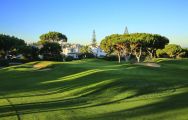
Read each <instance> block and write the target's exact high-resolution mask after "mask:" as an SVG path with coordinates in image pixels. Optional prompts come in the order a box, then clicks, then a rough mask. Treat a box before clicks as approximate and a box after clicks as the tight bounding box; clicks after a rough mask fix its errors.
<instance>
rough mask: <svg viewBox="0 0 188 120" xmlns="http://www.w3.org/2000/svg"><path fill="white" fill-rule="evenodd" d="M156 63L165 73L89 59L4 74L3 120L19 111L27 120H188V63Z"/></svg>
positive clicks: (0, 91) (0, 88) (0, 75)
mask: <svg viewBox="0 0 188 120" xmlns="http://www.w3.org/2000/svg"><path fill="white" fill-rule="evenodd" d="M156 61H157V62H158V64H160V65H161V67H160V68H152V67H147V66H139V65H134V64H126V63H122V64H117V63H116V62H108V61H104V60H98V59H87V60H79V61H73V62H48V61H44V62H40V61H39V62H32V63H27V64H23V65H18V66H12V67H7V68H3V69H0V119H2V120H3V119H10V120H16V119H17V116H16V113H15V109H16V110H17V111H18V112H19V117H20V118H21V119H24V120H35V119H39V120H54V119H55V120H58V119H59V120H85V119H90V120H124V119H129V120H140V119H152V120H158V119H167V120H168V119H175V120H179V119H185V120H186V119H187V118H188V116H187V114H186V113H187V112H188V103H187V100H188V87H187V85H188V81H187V78H188V74H187V71H188V67H187V65H188V59H182V60H169V59H159V60H156ZM43 69H50V70H48V71H43ZM7 100H8V101H9V102H11V103H12V104H13V105H14V107H12V106H11V105H10V103H9V102H8V101H7Z"/></svg>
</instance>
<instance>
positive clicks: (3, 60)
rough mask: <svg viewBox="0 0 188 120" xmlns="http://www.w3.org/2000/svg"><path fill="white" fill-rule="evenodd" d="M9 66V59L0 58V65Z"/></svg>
mask: <svg viewBox="0 0 188 120" xmlns="http://www.w3.org/2000/svg"><path fill="white" fill-rule="evenodd" d="M7 66H9V61H8V60H5V59H1V60H0V67H7Z"/></svg>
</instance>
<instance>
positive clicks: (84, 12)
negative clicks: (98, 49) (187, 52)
mask: <svg viewBox="0 0 188 120" xmlns="http://www.w3.org/2000/svg"><path fill="white" fill-rule="evenodd" d="M187 6H188V0H0V13H1V17H0V33H4V34H9V35H15V36H17V37H19V38H22V39H24V40H26V41H28V42H35V41H38V40H39V36H40V35H41V34H43V33H46V32H48V31H58V32H61V33H63V34H65V35H66V36H67V37H68V42H71V43H81V44H88V43H90V42H91V37H92V31H93V29H95V31H96V35H97V41H98V42H100V41H101V39H103V38H104V37H105V36H107V35H110V34H113V33H119V34H121V33H123V32H124V29H125V27H126V26H127V27H128V30H129V32H130V33H134V32H147V33H157V34H161V35H164V36H166V37H168V38H169V39H170V41H171V43H176V44H180V45H182V46H184V47H188V7H187Z"/></svg>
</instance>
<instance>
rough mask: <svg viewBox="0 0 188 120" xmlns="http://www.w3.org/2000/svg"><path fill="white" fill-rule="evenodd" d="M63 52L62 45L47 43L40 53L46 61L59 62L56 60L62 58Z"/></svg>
mask: <svg viewBox="0 0 188 120" xmlns="http://www.w3.org/2000/svg"><path fill="white" fill-rule="evenodd" d="M61 51H62V49H61V46H60V44H58V43H54V42H45V43H44V44H43V47H42V48H41V49H40V53H41V54H42V55H43V56H44V59H46V60H57V59H56V58H57V57H60V56H61V55H60V53H61ZM58 59H59V58H58Z"/></svg>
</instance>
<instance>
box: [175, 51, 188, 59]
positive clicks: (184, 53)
mask: <svg viewBox="0 0 188 120" xmlns="http://www.w3.org/2000/svg"><path fill="white" fill-rule="evenodd" d="M185 57H186V52H181V53H180V54H178V55H177V58H185Z"/></svg>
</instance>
